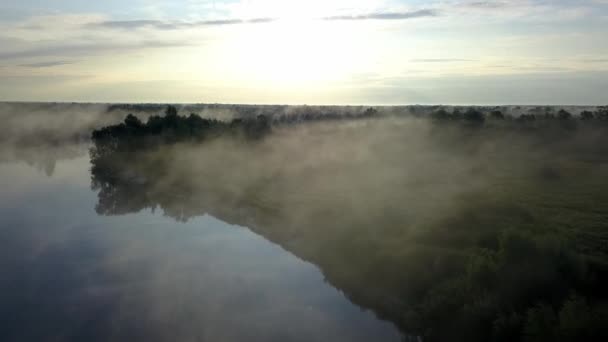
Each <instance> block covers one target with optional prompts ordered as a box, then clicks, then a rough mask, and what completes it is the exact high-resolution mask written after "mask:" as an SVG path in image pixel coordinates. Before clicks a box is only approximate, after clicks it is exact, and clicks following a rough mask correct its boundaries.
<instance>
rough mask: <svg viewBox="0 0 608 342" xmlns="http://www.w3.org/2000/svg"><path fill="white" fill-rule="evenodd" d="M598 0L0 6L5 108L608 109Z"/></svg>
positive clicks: (30, 2)
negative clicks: (60, 104)
mask: <svg viewBox="0 0 608 342" xmlns="http://www.w3.org/2000/svg"><path fill="white" fill-rule="evenodd" d="M607 90H608V0H588V1H583V0H579V1H574V0H553V1H548V0H502V1H419V0H409V1H407V0H375V1H372V0H334V1H332V0H302V1H300V0H165V1H155V0H132V1H118V0H104V1H86V0H81V1H77V0H54V1H41V0H39V1H37V0H20V1H7V0H0V101H2V100H4V101H69V102H72V101H73V102H155V103H157V102H172V103H175V102H190V103H192V102H195V103H200V102H204V103H259V104H376V105H382V104H386V105H396V104H489V105H492V104H522V105H526V104H555V105H560V104H561V105H567V104H572V105H575V104H580V105H604V104H608V91H607Z"/></svg>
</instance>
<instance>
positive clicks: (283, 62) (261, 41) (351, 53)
mask: <svg viewBox="0 0 608 342" xmlns="http://www.w3.org/2000/svg"><path fill="white" fill-rule="evenodd" d="M352 30H353V28H352V27H350V25H348V24H347V25H344V24H343V23H342V25H338V24H337V23H334V22H326V21H322V20H311V19H297V20H296V19H292V20H279V21H277V22H274V23H271V24H267V25H260V26H259V27H255V28H251V29H250V30H248V31H247V32H246V33H241V34H239V35H238V36H237V38H236V39H235V41H234V45H233V46H232V49H231V50H229V51H228V55H229V56H228V58H230V59H231V61H232V65H233V66H234V70H235V71H237V72H238V73H240V74H239V75H236V76H237V77H238V78H240V79H244V80H249V81H252V82H255V83H258V84H260V83H261V84H264V85H266V86H269V85H270V86H289V87H299V86H309V85H310V84H313V83H319V82H333V81H340V80H343V79H344V78H346V77H348V75H349V74H351V73H353V72H355V71H356V70H357V69H358V67H361V66H362V64H364V62H365V59H366V58H367V57H368V56H367V54H366V51H365V49H363V46H362V44H361V42H360V41H359V40H358V39H357V38H358V37H357V35H354V34H352ZM349 33H350V34H349Z"/></svg>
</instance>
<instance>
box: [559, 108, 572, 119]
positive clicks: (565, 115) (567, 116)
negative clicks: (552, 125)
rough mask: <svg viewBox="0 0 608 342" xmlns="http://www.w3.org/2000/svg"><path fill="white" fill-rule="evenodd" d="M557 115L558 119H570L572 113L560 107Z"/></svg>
mask: <svg viewBox="0 0 608 342" xmlns="http://www.w3.org/2000/svg"><path fill="white" fill-rule="evenodd" d="M557 117H558V118H559V119H560V120H570V119H571V118H572V114H570V112H568V111H567V110H565V109H560V110H559V112H557Z"/></svg>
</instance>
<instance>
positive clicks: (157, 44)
mask: <svg viewBox="0 0 608 342" xmlns="http://www.w3.org/2000/svg"><path fill="white" fill-rule="evenodd" d="M189 45H190V44H189V43H185V42H182V41H155V40H146V41H141V42H138V43H99V44H90V43H87V44H83V43H73V44H70V43H61V44H54V45H49V46H45V47H38V48H32V49H27V50H21V51H11V52H2V53H0V60H8V59H17V58H41V57H61V56H63V57H65V56H93V55H98V54H102V53H108V52H122V51H139V50H143V49H153V48H167V47H183V46H189ZM35 64H36V63H33V64H31V65H30V66H32V65H35ZM39 64H42V63H39ZM44 66H45V65H39V66H38V67H44ZM46 66H50V65H46ZM34 67H35V66H34Z"/></svg>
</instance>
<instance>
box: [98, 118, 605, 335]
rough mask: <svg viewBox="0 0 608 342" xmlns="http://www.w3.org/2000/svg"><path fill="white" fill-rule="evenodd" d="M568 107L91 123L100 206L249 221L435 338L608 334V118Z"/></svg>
mask: <svg viewBox="0 0 608 342" xmlns="http://www.w3.org/2000/svg"><path fill="white" fill-rule="evenodd" d="M564 112H565V111H564ZM564 112H561V111H558V112H557V113H556V115H553V116H544V115H543V116H540V115H539V116H537V115H534V114H526V116H524V117H523V118H521V117H520V118H518V119H511V118H509V117H507V116H505V115H502V113H498V112H491V113H489V114H486V113H482V112H481V111H479V110H477V109H475V108H471V109H467V110H465V111H460V110H456V111H454V112H452V113H449V112H448V111H446V110H445V109H439V110H437V111H436V112H435V114H433V120H424V119H402V120H394V121H390V120H388V119H387V120H369V121H361V122H356V123H354V122H347V121H343V122H335V123H331V124H330V123H327V122H324V123H320V124H315V123H314V122H313V123H310V124H307V125H300V126H297V127H282V128H275V129H274V130H273V133H272V134H267V135H266V136H265V139H264V140H263V141H260V143H259V144H258V143H256V144H247V143H244V141H242V140H239V139H232V138H231V137H232V135H223V137H224V138H228V139H214V140H213V141H207V142H206V143H205V144H203V145H200V144H195V143H193V142H192V141H190V140H188V139H178V140H177V141H180V142H182V143H179V144H154V145H149V144H144V145H142V146H145V147H146V148H145V149H141V148H139V149H137V150H134V149H128V148H123V147H122V146H136V145H137V141H140V140H137V139H139V138H137V139H135V138H134V136H135V135H134V134H124V133H119V134H116V135H112V134H110V133H103V134H101V133H95V134H97V136H96V135H94V142H95V147H94V148H93V149H92V151H91V157H92V160H91V162H92V164H93V168H92V176H93V187H94V188H95V189H98V190H99V202H98V206H97V208H96V209H97V211H98V212H99V213H100V214H107V215H116V214H124V213H130V212H137V211H139V210H142V209H146V208H152V209H154V208H157V207H160V208H162V209H163V211H164V213H165V214H166V215H168V216H171V217H174V218H175V219H177V220H187V219H188V218H189V217H193V216H197V215H202V214H205V213H209V214H212V215H214V216H217V217H218V218H220V219H222V220H225V221H227V222H230V223H235V224H240V225H243V226H247V227H250V228H251V229H253V230H255V231H256V232H258V233H259V234H261V235H263V236H264V237H266V238H267V239H269V240H272V241H274V242H276V243H278V244H280V245H281V246H283V247H284V248H286V249H287V250H289V251H291V252H293V253H294V254H296V255H298V256H299V257H301V258H303V259H306V260H308V261H311V262H313V263H315V264H316V265H318V266H319V267H320V268H321V269H322V271H323V273H324V274H325V276H326V278H327V279H328V281H330V282H331V283H332V284H333V285H334V286H336V287H338V288H339V289H341V290H342V291H344V293H345V294H346V295H347V296H348V297H349V298H350V299H351V300H352V301H353V302H355V303H357V304H359V305H361V306H363V307H366V308H370V309H372V310H374V311H375V312H376V313H377V314H378V315H379V316H380V317H382V318H385V319H389V320H391V321H393V322H395V323H396V324H397V325H398V326H399V327H400V328H401V329H402V330H403V331H404V332H406V333H409V334H414V335H420V336H423V337H424V339H425V340H426V341H451V340H456V341H460V340H462V341H583V340H584V341H605V340H607V339H608V330H607V327H608V292H606V290H605V287H606V285H607V284H608V177H606V175H608V134H607V133H608V131H607V127H606V125H603V124H602V121H601V120H602V119H601V117H602V116H601V115H602V114H601V113H602V112H601V109H600V110H599V111H598V113H594V114H592V117H591V116H589V115H588V114H585V115H581V117H580V119H577V120H575V118H574V117H573V116H572V115H570V114H569V113H564ZM168 116H170V115H168ZM155 120H156V119H155ZM184 120H185V119H184ZM151 121H152V122H154V120H151ZM159 122H160V121H159ZM163 122H165V123H166V122H167V120H166V119H164V120H163ZM139 125H141V124H138V123H137V121H136V120H134V119H133V118H128V119H127V120H126V121H125V123H124V124H123V126H120V128H115V129H116V130H117V131H118V132H123V130H129V127H134V126H136V127H140V126H139ZM149 125H150V121H149V122H148V124H147V126H149ZM218 125H220V126H218V127H223V128H222V129H224V128H228V127H230V125H229V124H218ZM151 127H156V126H153V125H152V126H151ZM170 127H173V126H170ZM147 129H150V128H146V130H147ZM174 129H175V128H170V129H169V130H168V131H167V130H165V129H161V130H160V132H162V133H159V134H160V136H164V134H166V132H182V131H179V130H177V131H173V130H174ZM139 130H140V129H139V128H138V129H137V130H135V131H139ZM101 131H103V130H101ZM143 131H145V130H142V132H143ZM154 132H159V131H154ZM183 132H185V133H184V134H182V135H179V136H191V135H190V133H187V132H189V131H188V130H183ZM105 134H110V136H112V137H113V139H116V141H117V143H116V144H114V145H112V144H106V143H105V140H104V139H105V138H101V137H106V135H105ZM146 134H147V133H146ZM146 134H144V135H143V136H144V137H145V136H147V135H146ZM159 134H158V133H154V136H158V135H159ZM172 134H173V133H172ZM167 136H169V137H172V135H171V134H168V135H167ZM194 136H196V135H194ZM134 139H135V140H134ZM167 139H168V141H176V139H175V138H171V139H169V138H167ZM155 141H156V140H155ZM133 144H136V145H133Z"/></svg>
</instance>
